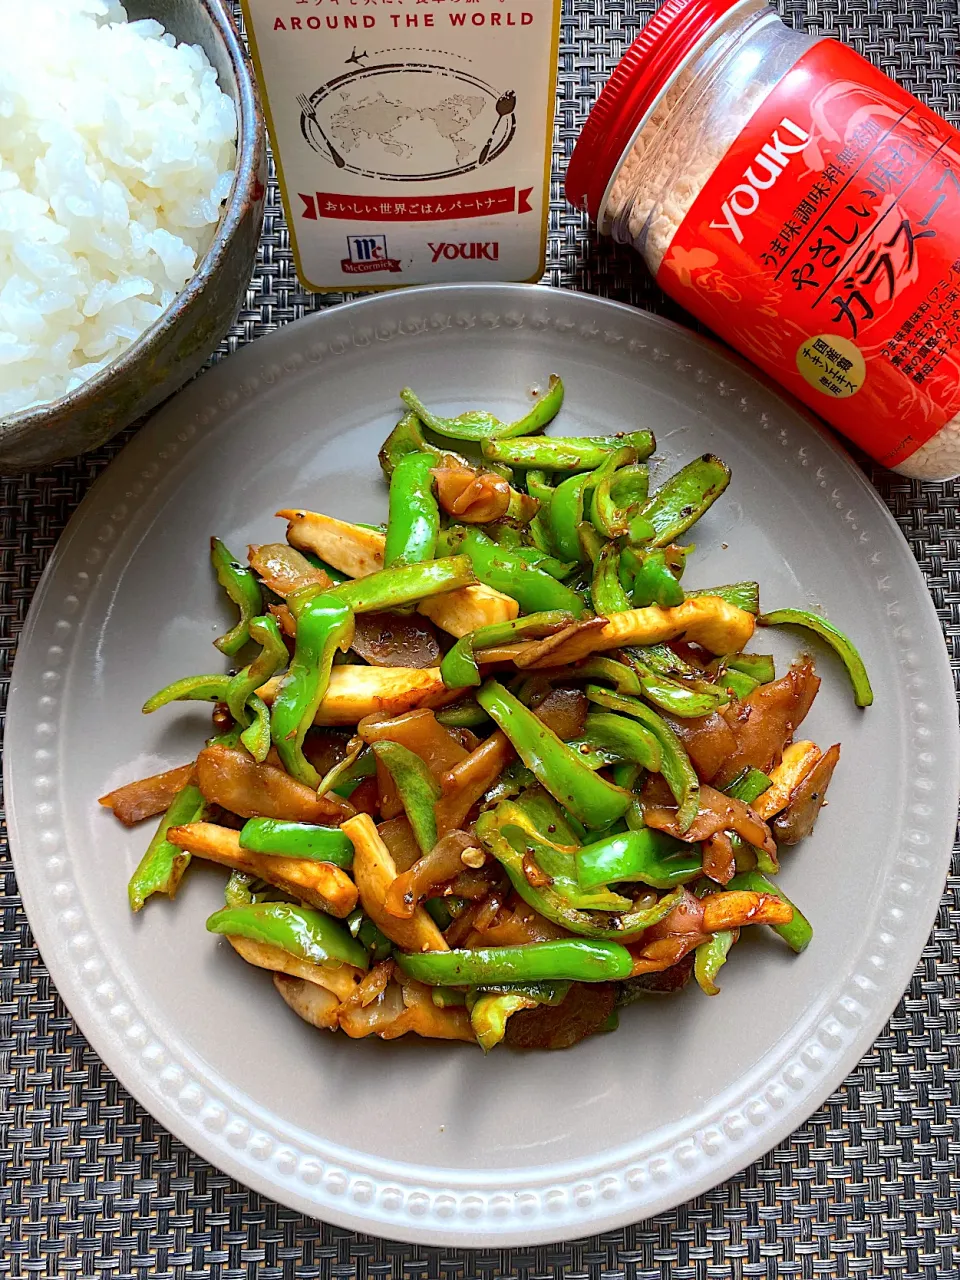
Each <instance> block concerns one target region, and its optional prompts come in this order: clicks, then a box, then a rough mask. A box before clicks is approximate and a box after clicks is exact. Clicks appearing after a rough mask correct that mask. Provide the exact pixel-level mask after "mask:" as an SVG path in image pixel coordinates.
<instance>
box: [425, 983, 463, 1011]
mask: <svg viewBox="0 0 960 1280" xmlns="http://www.w3.org/2000/svg"><path fill="white" fill-rule="evenodd" d="M430 998H431V999H432V1000H433V1003H434V1004H435V1005H436V1007H437V1008H438V1009H462V1008H463V1007H464V1005H465V1004H466V1003H467V993H466V991H461V990H459V989H458V988H457V987H431V988H430Z"/></svg>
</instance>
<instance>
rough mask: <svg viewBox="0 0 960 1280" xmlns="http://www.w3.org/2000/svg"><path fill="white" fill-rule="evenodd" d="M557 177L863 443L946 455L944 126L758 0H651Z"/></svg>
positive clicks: (875, 451)
mask: <svg viewBox="0 0 960 1280" xmlns="http://www.w3.org/2000/svg"><path fill="white" fill-rule="evenodd" d="M567 193H568V197H569V198H570V199H571V201H572V202H573V203H575V204H577V205H578V206H580V207H585V208H587V209H588V210H589V211H590V213H591V214H592V215H593V216H595V217H596V218H597V219H598V222H599V224H600V229H601V230H602V231H603V232H605V233H606V234H612V235H613V236H614V237H615V238H616V239H617V240H619V241H620V242H622V243H630V244H632V245H633V246H634V247H635V248H636V249H637V250H638V251H639V252H640V253H641V254H642V255H643V257H644V259H645V261H646V263H647V265H648V267H649V268H650V270H651V272H652V273H653V274H654V275H655V277H656V279H657V282H658V283H659V284H660V285H661V287H662V288H663V289H664V290H665V292H667V293H669V294H670V295H671V296H672V297H674V298H676V299H677V300H678V301H680V302H681V303H683V305H685V306H686V307H687V309H688V310H690V311H691V312H693V314H694V315H696V316H697V317H698V318H699V319H701V320H702V321H704V322H705V323H706V324H708V325H709V326H710V327H711V328H712V329H714V331H715V332H717V333H718V334H720V335H721V336H722V337H723V338H725V339H726V340H727V341H728V342H730V344H731V345H733V346H734V347H736V348H737V349H738V350H740V351H741V352H742V353H743V354H744V355H746V356H747V357H748V358H750V359H751V360H753V361H754V363H756V364H758V365H759V366H760V367H761V368H763V369H765V370H766V371H767V372H768V373H770V374H771V375H772V376H773V377H774V378H776V379H777V380H778V381H779V382H780V383H781V384H782V385H784V386H785V387H787V388H788V389H789V390H790V391H792V392H793V393H794V394H795V395H796V396H797V397H798V398H800V399H802V400H803V401H804V402H805V403H806V404H808V405H809V406H810V407H811V408H813V409H815V410H816V411H817V412H818V413H819V414H820V415H821V416H822V417H824V418H826V419H827V421H829V422H830V423H831V424H832V425H833V426H835V427H837V428H838V429H839V430H841V431H843V432H844V433H845V434H846V435H847V436H849V437H850V438H851V439H853V440H855V441H856V442H857V443H858V444H859V445H860V446H861V447H863V448H864V449H866V450H867V451H868V452H870V453H871V454H872V455H873V456H874V457H876V458H877V459H878V460H879V461H881V462H884V463H885V464H886V465H889V466H893V467H894V469H895V470H897V471H900V472H901V473H903V474H906V475H911V476H917V477H921V478H924V479H946V478H948V477H950V476H953V475H956V474H957V473H958V472H960V412H958V410H960V218H958V214H960V135H958V134H957V133H956V131H955V130H953V129H951V128H950V126H948V125H947V124H945V123H944V122H943V121H942V120H941V119H940V118H939V117H937V116H936V115H934V113H933V112H931V111H929V110H928V109H927V108H925V107H923V106H922V105H921V104H920V103H919V102H917V100H916V99H914V98H912V97H911V96H910V95H909V94H907V93H905V92H904V91H903V90H901V89H899V88H898V87H897V86H896V85H895V84H894V83H893V82H892V81H890V80H889V79H887V78H886V77H885V76H883V75H882V74H881V73H880V72H878V71H877V70H876V69H875V68H873V67H872V66H871V65H870V64H869V63H867V62H865V61H864V60H863V59H862V58H860V57H859V56H858V55H857V54H855V53H853V51H852V50H849V49H847V48H845V47H844V46H842V45H840V44H838V43H837V42H835V41H829V40H822V39H811V38H810V37H807V36H804V35H800V34H798V33H795V32H792V31H789V30H788V29H786V28H785V27H784V26H783V25H782V23H781V22H780V21H779V19H778V18H777V16H776V14H774V13H773V12H772V11H771V10H770V9H769V8H768V7H767V6H766V5H765V4H762V3H759V0H741V3H738V4H733V5H731V4H730V3H729V0H667V3H666V4H665V5H664V6H663V8H662V9H661V10H660V11H659V12H658V14H657V15H656V16H655V18H654V19H652V21H651V22H650V23H649V24H648V25H647V27H646V28H645V30H644V32H643V33H642V34H641V36H640V38H639V39H638V40H637V41H636V42H635V44H634V45H633V46H631V48H630V50H628V52H627V54H626V55H625V57H624V59H623V60H622V62H621V63H620V66H619V67H618V68H617V69H616V70H615V72H614V75H613V76H612V77H611V81H610V84H609V85H608V87H607V89H606V90H605V91H604V94H603V95H602V96H601V99H600V101H599V102H598V104H597V106H596V107H595V108H594V111H593V112H592V113H591V116H590V119H589V120H588V122H587V126H586V127H585V129H584V133H583V136H582V138H581V141H580V142H579V143H578V146H577V149H576V150H575V152H574V155H573V157H572V159H571V162H570V169H569V172H568V177H567Z"/></svg>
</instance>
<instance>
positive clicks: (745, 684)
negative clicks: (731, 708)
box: [719, 668, 760, 702]
mask: <svg viewBox="0 0 960 1280" xmlns="http://www.w3.org/2000/svg"><path fill="white" fill-rule="evenodd" d="M719 682H720V686H721V687H722V688H724V689H726V690H727V691H728V692H729V693H732V694H733V696H734V697H735V698H738V699H739V700H740V701H741V702H745V701H746V699H747V698H749V697H750V695H751V693H753V691H754V689H759V688H760V685H759V683H758V682H757V681H756V680H754V678H753V677H752V676H748V675H747V674H746V672H745V671H735V670H734V669H733V668H731V669H729V670H727V671H724V672H723V673H722V675H721V676H720V678H719Z"/></svg>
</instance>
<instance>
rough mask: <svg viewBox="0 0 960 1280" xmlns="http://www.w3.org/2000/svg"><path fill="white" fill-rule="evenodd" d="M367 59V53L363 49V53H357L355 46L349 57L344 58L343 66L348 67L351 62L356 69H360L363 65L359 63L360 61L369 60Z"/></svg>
mask: <svg viewBox="0 0 960 1280" xmlns="http://www.w3.org/2000/svg"><path fill="white" fill-rule="evenodd" d="M369 57H370V55H369V53H367V51H366V49H364V51H363V53H357V46H356V45H354V46H353V52H352V53H351V54H350V57H349V58H344V64H345V65H349V64H350V63H351V62H355V63H356V64H357V66H358V67H362V66H363V63H362V62H361V61H360V59H361V58H369Z"/></svg>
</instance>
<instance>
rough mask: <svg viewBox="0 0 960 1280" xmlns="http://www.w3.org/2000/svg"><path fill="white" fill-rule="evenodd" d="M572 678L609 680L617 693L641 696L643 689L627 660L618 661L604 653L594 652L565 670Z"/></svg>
mask: <svg viewBox="0 0 960 1280" xmlns="http://www.w3.org/2000/svg"><path fill="white" fill-rule="evenodd" d="M564 674H565V675H567V676H568V677H569V678H570V679H571V680H582V679H590V680H609V681H610V682H611V684H613V685H614V686H615V688H616V690H617V693H628V694H633V695H634V696H636V697H639V696H640V694H641V692H642V690H641V688H640V681H639V679H638V678H637V674H636V672H635V671H633V669H632V668H630V667H628V666H627V664H626V663H625V662H617V660H616V658H605V657H604V656H603V654H594V655H593V656H592V657H590V658H585V659H584V661H583V662H578V663H577V665H576V666H575V667H571V668H570V669H569V671H566V672H564Z"/></svg>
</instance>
